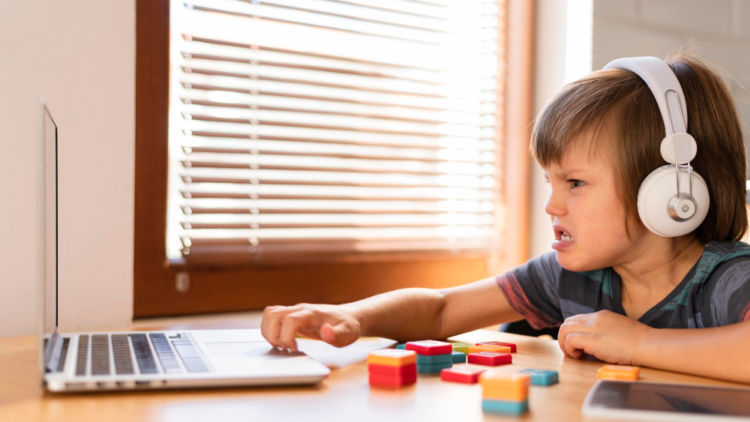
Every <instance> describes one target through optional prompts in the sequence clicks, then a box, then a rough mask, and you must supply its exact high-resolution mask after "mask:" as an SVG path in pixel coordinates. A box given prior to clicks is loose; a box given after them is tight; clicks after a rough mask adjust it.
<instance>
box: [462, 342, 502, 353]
mask: <svg viewBox="0 0 750 422" xmlns="http://www.w3.org/2000/svg"><path fill="white" fill-rule="evenodd" d="M510 351H511V349H510V347H508V346H500V345H497V344H477V345H476V346H469V353H479V352H493V353H510Z"/></svg>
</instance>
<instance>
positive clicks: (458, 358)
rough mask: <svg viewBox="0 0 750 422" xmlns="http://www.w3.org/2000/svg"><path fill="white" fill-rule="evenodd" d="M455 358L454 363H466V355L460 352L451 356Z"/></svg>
mask: <svg viewBox="0 0 750 422" xmlns="http://www.w3.org/2000/svg"><path fill="white" fill-rule="evenodd" d="M451 356H452V357H453V363H464V362H466V353H464V352H459V351H457V350H454V351H453V354H452V355H451Z"/></svg>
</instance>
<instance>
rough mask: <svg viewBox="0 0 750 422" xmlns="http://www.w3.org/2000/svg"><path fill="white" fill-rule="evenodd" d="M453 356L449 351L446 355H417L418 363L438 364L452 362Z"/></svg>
mask: <svg viewBox="0 0 750 422" xmlns="http://www.w3.org/2000/svg"><path fill="white" fill-rule="evenodd" d="M451 362H453V356H452V355H451V354H450V353H448V354H444V355H417V364H423V365H437V364H439V363H451Z"/></svg>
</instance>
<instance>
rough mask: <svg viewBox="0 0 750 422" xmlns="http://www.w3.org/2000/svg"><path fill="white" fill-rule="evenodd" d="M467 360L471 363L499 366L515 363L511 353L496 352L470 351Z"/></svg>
mask: <svg viewBox="0 0 750 422" xmlns="http://www.w3.org/2000/svg"><path fill="white" fill-rule="evenodd" d="M467 360H468V361H469V363H476V364H478V365H487V366H498V365H507V364H509V363H513V358H512V357H511V355H510V353H495V352H478V353H469V355H468V357H467Z"/></svg>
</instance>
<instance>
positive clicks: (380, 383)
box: [367, 349, 417, 388]
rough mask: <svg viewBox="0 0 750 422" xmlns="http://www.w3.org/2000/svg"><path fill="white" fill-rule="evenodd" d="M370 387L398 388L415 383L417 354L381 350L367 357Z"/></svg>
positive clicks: (397, 350)
mask: <svg viewBox="0 0 750 422" xmlns="http://www.w3.org/2000/svg"><path fill="white" fill-rule="evenodd" d="M367 371H368V372H369V377H370V385H371V386H375V387H386V388H400V387H403V386H406V385H411V384H414V383H415V382H416V381H417V354H416V353H415V352H413V351H411V350H399V349H383V350H376V351H374V352H371V353H370V354H369V356H367Z"/></svg>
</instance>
